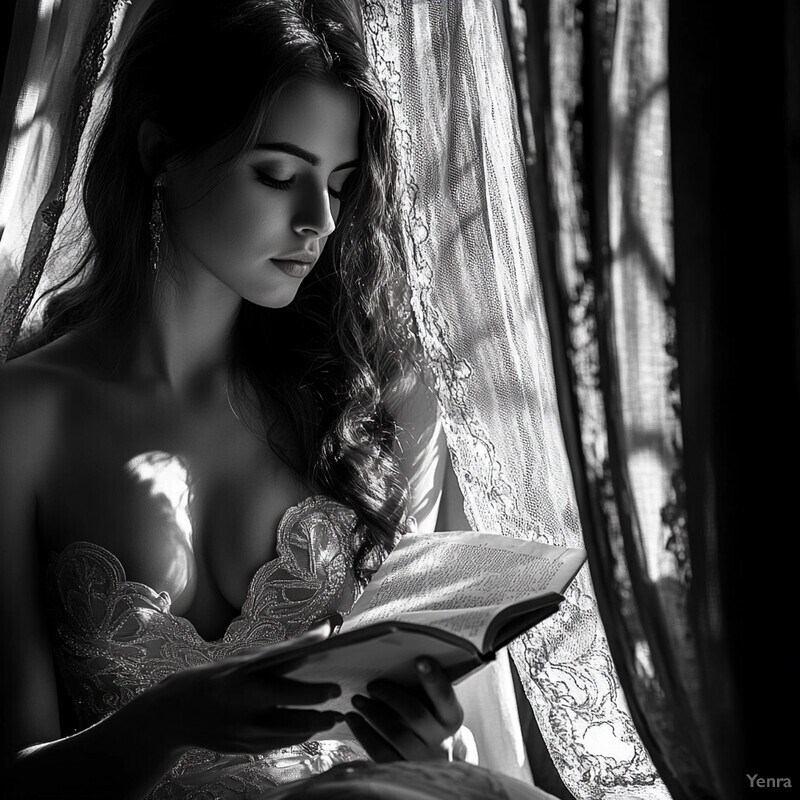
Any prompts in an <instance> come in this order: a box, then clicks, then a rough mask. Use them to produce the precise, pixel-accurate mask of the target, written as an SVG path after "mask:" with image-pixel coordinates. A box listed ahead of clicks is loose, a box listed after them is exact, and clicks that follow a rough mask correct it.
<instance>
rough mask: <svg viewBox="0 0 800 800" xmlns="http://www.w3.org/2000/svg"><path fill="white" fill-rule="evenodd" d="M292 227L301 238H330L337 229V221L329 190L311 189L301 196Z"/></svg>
mask: <svg viewBox="0 0 800 800" xmlns="http://www.w3.org/2000/svg"><path fill="white" fill-rule="evenodd" d="M292 227H293V228H294V230H295V233H297V234H299V235H301V236H315V237H320V238H321V237H324V236H330V235H331V234H332V233H333V231H334V230H335V229H336V219H335V217H334V216H333V212H332V211H331V198H330V196H329V195H328V190H327V188H326V189H323V190H320V189H319V188H315V189H313V190H311V189H309V190H308V191H306V192H304V193H303V194H302V195H301V196H300V204H299V207H298V208H297V210H296V212H295V214H294V219H293V220H292Z"/></svg>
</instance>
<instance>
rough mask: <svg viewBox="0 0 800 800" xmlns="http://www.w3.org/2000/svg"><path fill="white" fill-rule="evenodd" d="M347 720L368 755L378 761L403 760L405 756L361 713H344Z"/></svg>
mask: <svg viewBox="0 0 800 800" xmlns="http://www.w3.org/2000/svg"><path fill="white" fill-rule="evenodd" d="M344 718H345V722H346V723H347V725H348V727H349V728H350V730H351V731H352V732H353V736H355V737H356V739H358V741H359V742H360V743H361V746H362V747H363V748H364V749H365V750H366V751H367V755H368V756H369V757H370V758H371V759H372V760H373V761H378V762H386V761H401V760H402V759H403V756H402V755H401V754H400V753H399V752H398V751H397V750H396V749H395V748H394V747H392V745H391V744H390V743H389V742H388V741H387V740H386V739H385V738H384V737H383V736H381V735H380V734H379V733H378V732H377V731H376V730H375V729H374V728H373V727H372V726H371V725H370V724H369V723H368V722H367V721H366V720H365V719H364V718H363V717H362V716H361V715H360V714H356V713H354V712H350V713H349V714H345V715H344Z"/></svg>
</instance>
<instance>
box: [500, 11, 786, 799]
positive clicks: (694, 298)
mask: <svg viewBox="0 0 800 800" xmlns="http://www.w3.org/2000/svg"><path fill="white" fill-rule="evenodd" d="M701 6H702V8H701ZM504 9H505V13H506V20H507V29H508V38H509V43H510V48H511V54H512V59H511V60H512V66H513V71H514V76H515V86H516V91H517V97H518V100H519V121H520V127H521V130H522V141H523V144H524V148H525V159H526V167H527V176H528V190H529V197H530V202H531V209H532V212H533V217H534V222H535V226H536V229H537V232H538V233H539V237H538V239H537V255H538V259H539V266H540V273H541V276H542V282H543V286H544V291H545V297H546V301H547V310H548V318H549V321H550V331H551V336H552V341H553V353H554V366H555V374H556V378H557V382H558V387H559V405H560V409H561V415H562V421H563V425H564V433H565V440H566V443H567V448H568V451H569V454H570V461H571V465H572V472H573V477H574V482H575V487H576V495H577V498H578V505H579V508H580V514H581V522H582V526H583V532H584V540H585V542H586V546H587V548H588V550H589V553H590V557H589V562H590V565H591V571H592V576H593V579H594V583H595V587H596V589H597V597H598V602H599V606H600V610H601V614H602V618H603V622H604V625H605V629H606V632H607V634H608V638H609V642H610V645H611V652H612V653H613V656H614V660H615V664H616V667H617V669H618V672H619V675H620V678H621V681H622V685H623V686H624V689H625V693H626V696H627V698H628V701H629V704H630V709H631V714H632V717H633V719H634V720H635V721H636V725H637V729H638V731H639V733H640V735H641V736H642V739H643V741H644V742H645V744H646V746H647V749H648V751H649V752H650V754H651V756H652V758H653V761H654V763H655V764H656V765H657V767H658V769H659V772H660V774H661V776H662V778H663V779H664V781H665V783H666V784H667V786H668V788H669V790H670V792H671V793H672V795H673V796H674V797H675V798H720V800H722V798H725V799H726V800H727V798H738V797H743V796H744V795H745V793H746V792H748V791H750V790H753V789H755V790H756V791H757V790H758V789H757V787H756V786H753V785H752V784H751V783H750V781H749V779H748V778H747V774H750V775H755V774H757V773H760V774H761V775H762V777H763V776H765V775H766V771H765V770H766V769H767V765H770V767H769V769H771V770H772V772H771V775H772V777H773V778H776V777H778V776H779V774H784V773H785V774H787V775H788V773H789V772H790V771H791V770H790V764H791V763H792V761H791V757H788V758H787V757H786V754H787V749H788V745H787V743H786V742H785V741H782V739H781V737H780V735H779V734H777V733H776V730H777V727H778V720H779V719H780V718H781V717H782V716H783V712H782V711H781V710H780V709H779V708H778V707H776V706H775V705H773V702H772V700H770V699H768V698H767V697H765V696H764V694H763V692H764V690H765V688H766V685H771V684H772V681H773V680H778V684H777V687H779V688H776V691H777V692H778V693H779V694H780V695H781V696H783V697H784V698H785V699H786V702H790V703H791V704H792V705H791V707H792V708H794V701H793V692H792V689H791V687H792V685H793V682H794V678H793V677H791V676H793V675H795V674H796V672H795V670H796V668H797V660H796V657H793V656H790V655H789V653H788V648H787V646H786V645H785V644H780V642H781V641H782V640H783V639H784V638H785V630H786V624H787V621H786V620H785V614H783V612H782V608H783V607H784V604H786V603H787V599H786V590H784V591H783V593H781V590H780V589H778V590H777V597H776V602H775V603H774V604H772V603H771V604H770V608H769V610H767V609H766V608H765V607H764V606H763V605H762V606H760V610H758V611H757V610H755V609H754V608H753V607H751V608H750V609H748V605H747V601H746V600H745V599H744V598H745V597H746V594H747V589H745V588H743V587H750V586H752V585H756V584H760V583H761V581H762V580H763V578H761V577H759V576H761V575H765V574H770V573H774V571H775V568H776V565H775V564H774V563H773V562H772V557H773V554H774V552H775V551H774V549H773V547H774V546H777V545H778V543H779V541H780V539H781V538H782V537H781V534H780V530H781V529H782V528H783V526H782V525H781V524H780V523H779V522H778V519H779V518H780V517H781V512H780V510H779V509H780V506H781V505H782V501H781V499H780V498H781V497H788V496H789V495H790V494H791V493H792V490H791V489H790V488H789V487H790V486H792V485H794V481H795V480H796V478H797V469H796V466H795V465H794V463H792V464H787V468H786V469H787V471H784V470H783V468H781V467H779V466H778V465H779V464H781V463H783V462H784V457H783V456H782V455H781V453H782V452H792V453H796V447H797V425H796V423H795V421H794V420H795V419H796V408H797V399H798V393H797V371H796V364H797V341H798V337H797V319H798V316H797V309H798V303H797V298H798V288H797V287H798V275H800V254H798V252H797V246H796V239H797V237H796V235H795V240H794V241H795V244H794V250H792V249H791V246H790V244H789V243H790V237H789V231H790V230H792V229H793V230H795V231H796V230H797V225H796V223H797V220H796V218H795V219H794V222H793V226H794V227H793V228H792V227H790V225H789V224H788V220H789V219H790V218H789V216H788V214H787V209H788V208H790V205H789V203H788V200H789V198H790V197H792V196H794V197H796V196H797V193H798V179H797V176H798V167H797V150H796V147H795V150H794V151H792V150H791V149H790V148H787V142H791V141H796V137H797V122H796V120H797V103H798V101H797V94H796V93H794V94H792V93H791V92H790V91H788V87H789V86H794V87H795V88H796V87H797V86H798V85H799V84H798V77H797V72H798V70H797V61H796V58H795V60H794V62H789V61H788V60H787V58H788V54H789V53H791V52H792V49H791V48H796V45H797V41H798V39H797V32H798V25H797V11H796V8H794V7H793V6H792V4H785V5H784V6H781V4H776V6H775V7H774V8H770V9H769V10H765V13H764V14H761V13H760V12H758V13H756V14H755V15H740V14H734V13H733V12H732V11H729V10H728V9H727V8H726V7H724V6H716V5H713V4H697V3H691V2H683V1H682V0H669V1H668V0H615V2H610V3H609V2H605V0H589V2H579V1H578V0H546V2H538V1H537V0H507V1H506V2H504ZM792 21H794V22H793V24H792ZM787 31H794V34H793V35H794V38H793V39H790V38H789V35H790V34H788V33H787ZM790 42H793V44H790ZM734 43H736V44H734ZM742 47H744V48H746V50H747V56H744V51H743V50H742ZM794 52H796V49H795V50H794ZM790 63H793V68H794V70H795V71H794V73H791V72H790V69H789V67H790ZM792 75H794V77H793V78H792V77H791V76H792ZM784 92H786V93H785V94H784ZM792 109H793V111H792ZM792 115H794V116H792ZM792 120H794V128H793V129H792V127H791V121H792ZM792 131H793V133H792ZM792 135H793V136H794V137H795V138H794V139H792V138H791V137H792ZM792 153H794V155H792ZM748 164H752V165H753V166H752V169H749V168H748V166H747V165H748ZM769 170H772V171H771V172H770V171H769ZM792 170H793V171H792ZM768 176H771V177H768ZM784 180H786V183H784V182H783V181H784ZM722 187H725V188H724V189H723V188H722ZM751 190H752V191H751ZM787 190H788V191H787ZM792 192H794V194H792ZM794 202H795V206H794V207H795V208H796V207H797V205H796V200H795V201H794ZM744 209H746V210H744ZM757 224H761V225H763V227H762V228H761V230H760V232H759V229H758V228H757V227H756V225H757ZM545 232H546V235H542V234H543V233H545ZM767 252H770V253H771V254H774V256H773V255H771V256H769V257H768V263H769V269H768V270H767V272H764V271H763V270H761V268H760V265H761V264H762V263H763V260H764V258H765V257H766V253H767ZM792 258H793V260H792ZM787 267H789V269H787ZM792 274H793V275H794V278H792V277H791V276H792ZM793 318H794V322H792V319H793ZM793 326H794V327H793ZM759 346H760V347H761V348H762V349H761V351H760V352H761V355H759ZM768 354H769V355H768ZM764 359H767V360H768V362H769V364H770V366H769V367H765V366H763V364H764V363H765V362H764ZM759 378H760V380H759ZM768 418H769V421H767V419H768ZM762 470H767V471H768V473H767V474H768V475H769V477H768V478H767V477H764V473H763V472H762ZM790 476H791V477H790ZM776 503H777V506H778V508H777V509H776V506H775V504H776ZM783 519H784V520H785V522H784V525H785V524H786V522H787V521H789V520H792V521H791V522H790V523H789V524H790V525H791V527H792V528H793V529H796V527H797V525H796V522H794V512H793V511H791V512H788V513H786V512H784V513H783ZM756 531H758V532H759V533H758V534H757V533H756ZM760 535H764V536H765V537H766V539H765V540H764V541H765V542H766V543H767V552H765V553H764V554H762V553H761V552H759V551H758V550H757V548H755V547H754V541H755V540H757V539H758V538H759V536H760ZM773 537H775V538H774V539H773ZM767 553H769V555H767ZM778 580H779V582H780V579H778ZM781 620H784V621H783V622H782V621H781ZM757 631H763V632H764V633H765V634H766V632H767V631H769V632H770V633H771V634H772V635H773V637H774V638H773V642H775V645H774V646H775V648H776V649H775V651H774V657H770V655H768V654H769V653H770V652H771V646H770V645H767V644H766V641H765V640H762V639H760V638H759V636H758V634H757V633H756V632H757ZM781 631H784V633H783V634H782V633H781ZM790 664H791V666H790ZM781 677H782V678H783V681H782V682H781V681H780V678H781ZM788 716H789V718H790V719H793V718H794V712H788ZM754 723H755V724H754ZM757 740H758V743H757ZM767 743H768V744H767ZM756 754H758V756H757V757H756ZM781 765H783V772H781ZM773 785H774V784H773Z"/></svg>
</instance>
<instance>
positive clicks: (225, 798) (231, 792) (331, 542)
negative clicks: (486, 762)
mask: <svg viewBox="0 0 800 800" xmlns="http://www.w3.org/2000/svg"><path fill="white" fill-rule="evenodd" d="M354 521H355V515H354V513H353V511H352V510H351V509H349V508H347V507H345V506H343V505H341V504H340V503H337V502H335V501H333V500H330V499H328V498H324V497H312V498H309V499H307V500H305V501H303V502H302V503H300V504H299V505H297V506H293V507H292V508H290V509H289V510H288V511H286V513H285V514H284V516H283V518H282V520H281V522H280V525H279V527H278V538H277V553H278V554H277V557H276V558H275V559H273V560H271V561H268V562H267V563H266V564H264V565H263V566H261V567H260V568H259V569H258V570H257V571H256V573H255V575H254V576H253V578H252V580H251V582H250V585H249V588H248V591H247V596H246V598H245V602H244V605H243V607H242V610H241V613H240V615H239V616H238V617H236V618H235V619H234V620H233V621H232V622H231V623H230V624H229V626H228V628H227V630H226V631H225V633H224V635H223V636H222V637H221V638H220V639H216V640H214V641H206V640H204V639H203V638H202V637H201V636H200V635H199V634H198V633H197V631H196V629H195V627H194V625H192V623H191V622H189V620H187V619H185V618H183V617H180V616H176V615H174V614H172V613H171V611H170V605H171V601H170V597H169V595H168V594H167V593H166V592H161V593H159V592H156V591H155V590H154V589H152V588H151V587H149V586H147V585H145V584H142V583H137V582H134V581H129V580H127V579H126V577H125V571H124V569H123V567H122V565H121V564H120V562H119V560H118V559H117V558H116V557H115V556H114V555H113V554H112V553H111V552H109V551H108V550H106V549H105V548H103V547H101V546H99V545H96V544H92V543H89V542H74V543H72V544H70V545H68V546H67V547H65V548H64V549H63V550H62V551H61V552H60V553H58V554H55V555H53V557H52V559H51V561H50V563H49V565H48V593H49V612H50V614H51V616H52V625H53V631H54V639H55V653H56V661H57V664H58V667H59V669H60V672H61V676H62V678H63V681H64V684H65V686H66V689H67V692H68V694H69V696H70V698H71V700H72V703H73V705H74V708H75V712H76V715H77V718H78V722H79V724H80V725H81V727H85V726H88V725H91V724H93V723H95V722H97V721H98V720H100V719H102V718H104V717H105V716H107V715H108V714H110V713H112V712H114V711H116V710H118V709H119V708H121V707H122V706H124V705H125V704H126V703H127V702H128V701H129V700H131V699H132V698H133V697H135V696H136V695H137V694H139V693H140V692H143V691H145V690H146V689H148V688H150V687H152V686H154V685H155V684H157V683H158V682H159V681H161V680H163V679H164V678H166V677H167V676H169V675H172V674H174V673H176V672H178V671H180V670H182V669H186V668H188V667H192V666H195V665H201V664H205V663H208V662H209V661H214V660H217V659H221V658H225V657H226V656H230V655H235V654H237V653H241V652H242V651H244V650H247V649H250V648H252V647H256V646H259V645H269V644H275V643H277V642H281V641H283V640H285V639H287V638H290V637H293V636H297V635H299V634H300V633H303V632H304V631H305V630H307V629H308V628H309V626H310V625H312V624H313V623H314V622H316V621H318V620H320V619H322V618H324V617H326V616H329V615H330V614H332V613H334V612H339V613H342V614H347V613H348V612H349V611H350V609H351V608H352V606H353V604H354V603H355V600H356V599H357V597H358V595H359V594H360V592H361V591H362V590H363V586H364V581H363V579H361V578H359V577H358V576H357V575H356V574H355V572H354V568H353V563H354V555H355V552H356V551H357V550H358V548H359V547H360V545H361V541H359V540H358V539H357V537H353V535H352V533H351V531H352V529H353V523H354ZM378 566H379V560H378V559H376V558H374V556H373V557H372V561H371V562H370V561H369V560H368V561H367V564H366V572H367V573H369V571H370V570H373V571H374V569H376V568H377V567H378ZM362 571H363V570H362ZM337 765H340V766H338V767H337ZM332 767H336V768H335V769H333V770H331V768H332ZM328 770H331V771H330V773H328V774H327V775H322V773H326V772H327V771H328ZM313 776H318V777H317V778H314V777H313ZM309 779H310V780H309ZM503 783H504V779H502V778H500V777H499V776H497V775H494V774H493V773H490V772H488V771H487V770H482V769H478V768H476V767H470V766H469V765H465V764H453V765H447V764H439V765H436V764H426V765H422V764H393V765H381V764H374V763H371V762H369V761H368V758H367V756H366V753H365V752H364V751H363V749H362V748H361V747H360V745H359V744H358V742H356V741H355V740H342V741H332V740H320V741H309V742H306V743H304V744H302V745H298V746H293V747H287V748H283V749H280V750H273V751H269V752H267V753H264V754H262V755H257V756H250V755H230V754H220V753H214V752H211V751H208V750H203V749H193V750H191V751H189V752H187V753H185V754H184V755H183V756H182V757H181V758H180V759H179V760H178V762H177V763H176V764H175V766H174V767H173V768H172V769H171V770H170V771H169V772H168V773H167V775H165V777H164V778H163V779H162V781H161V782H160V783H159V784H158V785H157V786H156V787H155V789H154V790H153V791H152V792H151V794H150V795H149V797H148V800H166V799H167V798H181V800H199V799H200V798H202V799H203V800H212V798H213V800H233V799H234V798H236V800H254V799H255V798H262V800H267V799H268V798H269V800H273V798H274V800H278V798H289V797H292V798H295V797H298V798H299V797H334V796H342V795H341V791H343V790H345V787H347V788H346V792H347V796H348V797H351V798H357V797H377V796H380V797H386V798H388V797H393V796H395V795H394V794H392V792H393V791H394V792H396V793H398V794H396V796H397V797H398V798H401V797H402V798H406V797H408V798H414V800H416V798H420V797H425V798H427V797H430V798H437V799H438V798H441V799H442V800H447V799H448V798H451V797H452V798H465V800H467V799H468V798H474V800H486V799H487V798H495V797H496V798H512V797H513V798H516V797H517V796H519V797H525V798H536V797H544V796H545V795H542V794H540V793H538V792H536V791H535V790H530V791H529V787H527V786H524V785H523V784H519V785H518V786H517V785H516V784H517V782H516V781H510V782H509V784H508V785H509V787H510V789H511V790H516V791H525V794H519V795H517V794H513V793H509V792H507V791H505V790H504V789H503ZM276 787H282V788H276ZM415 787H416V788H415ZM359 791H360V792H361V793H360V794H359ZM331 792H333V793H331ZM364 792H369V793H368V794H365V793H364ZM530 792H532V793H530Z"/></svg>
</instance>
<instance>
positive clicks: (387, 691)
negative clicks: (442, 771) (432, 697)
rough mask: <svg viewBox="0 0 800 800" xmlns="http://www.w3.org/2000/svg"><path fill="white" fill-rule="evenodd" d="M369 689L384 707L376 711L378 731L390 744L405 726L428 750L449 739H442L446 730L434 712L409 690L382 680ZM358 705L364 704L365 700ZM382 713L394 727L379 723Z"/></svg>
mask: <svg viewBox="0 0 800 800" xmlns="http://www.w3.org/2000/svg"><path fill="white" fill-rule="evenodd" d="M368 689H369V694H370V697H371V698H373V699H374V700H377V701H379V702H380V704H381V705H380V706H376V710H375V715H376V716H377V717H378V722H377V723H376V724H377V725H378V729H379V730H380V731H381V733H383V734H384V735H385V736H387V737H388V738H389V739H390V740H391V741H394V738H393V735H392V734H395V733H396V732H397V731H398V730H399V729H400V728H402V727H405V728H410V729H411V730H412V731H413V732H414V734H415V735H416V737H417V738H418V739H420V740H421V741H422V742H423V743H424V745H425V746H426V747H437V746H438V745H439V744H441V741H442V739H443V738H446V736H443V734H444V733H445V731H444V729H443V727H442V724H441V723H440V722H439V720H438V719H437V718H436V717H435V716H434V714H433V713H432V711H431V709H430V708H428V706H427V705H426V704H425V703H424V702H423V701H422V700H421V699H419V698H418V697H415V696H414V695H413V694H411V693H410V692H409V691H407V690H406V689H402V688H400V687H399V686H395V685H394V684H391V683H385V682H382V681H376V682H375V683H371V684H370V685H369V686H368ZM354 702H356V699H355V698H354ZM357 702H360V703H363V699H361V700H358V701H357ZM359 710H361V709H359ZM381 714H384V716H385V717H387V718H388V720H387V721H389V720H391V723H392V725H391V728H389V726H388V725H386V724H384V725H381V724H380V715H381ZM370 719H371V717H370Z"/></svg>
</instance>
